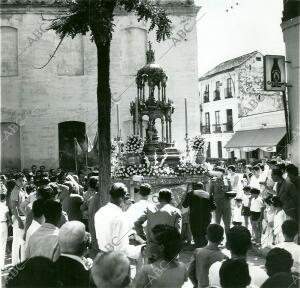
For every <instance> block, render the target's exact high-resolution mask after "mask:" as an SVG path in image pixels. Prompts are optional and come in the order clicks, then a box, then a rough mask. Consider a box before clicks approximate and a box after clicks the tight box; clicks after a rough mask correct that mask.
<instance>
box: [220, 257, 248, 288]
mask: <svg viewBox="0 0 300 288" xmlns="http://www.w3.org/2000/svg"><path fill="white" fill-rule="evenodd" d="M250 283H251V277H250V274H249V267H248V264H247V262H246V261H245V260H244V259H228V260H226V261H224V262H223V264H222V266H221V268H220V284H221V287H222V288H233V287H238V288H246V287H248V285H249V284H250Z"/></svg>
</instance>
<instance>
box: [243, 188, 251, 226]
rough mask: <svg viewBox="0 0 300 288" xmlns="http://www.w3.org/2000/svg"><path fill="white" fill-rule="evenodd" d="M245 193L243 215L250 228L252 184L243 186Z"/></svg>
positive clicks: (246, 224)
mask: <svg viewBox="0 0 300 288" xmlns="http://www.w3.org/2000/svg"><path fill="white" fill-rule="evenodd" d="M243 191H244V195H243V202H242V204H243V208H242V215H243V216H244V220H245V226H246V227H247V228H248V225H249V217H250V216H251V212H250V197H251V193H250V191H251V187H250V186H245V187H244V188H243Z"/></svg>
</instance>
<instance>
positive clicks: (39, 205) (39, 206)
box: [32, 199, 45, 218]
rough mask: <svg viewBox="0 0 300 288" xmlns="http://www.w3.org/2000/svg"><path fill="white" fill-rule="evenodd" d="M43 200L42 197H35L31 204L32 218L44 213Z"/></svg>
mask: <svg viewBox="0 0 300 288" xmlns="http://www.w3.org/2000/svg"><path fill="white" fill-rule="evenodd" d="M44 206H45V201H44V200H43V199H37V200H35V201H34V202H33V204H32V216H33V218H41V217H42V216H43V215H44V210H45V208H44Z"/></svg>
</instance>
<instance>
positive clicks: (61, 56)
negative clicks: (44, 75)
mask: <svg viewBox="0 0 300 288" xmlns="http://www.w3.org/2000/svg"><path fill="white" fill-rule="evenodd" d="M83 53H84V50H83V41H82V36H81V35H78V36H76V37H75V38H74V39H72V38H71V37H66V38H65V39H64V40H63V42H62V45H61V46H60V47H59V49H58V51H57V75H58V76H80V75H83V74H84V60H83V59H84V57H83V56H84V55H83Z"/></svg>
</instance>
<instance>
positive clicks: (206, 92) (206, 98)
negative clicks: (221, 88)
mask: <svg viewBox="0 0 300 288" xmlns="http://www.w3.org/2000/svg"><path fill="white" fill-rule="evenodd" d="M203 102H204V103H206V102H209V84H207V85H205V91H204V99H203Z"/></svg>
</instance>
